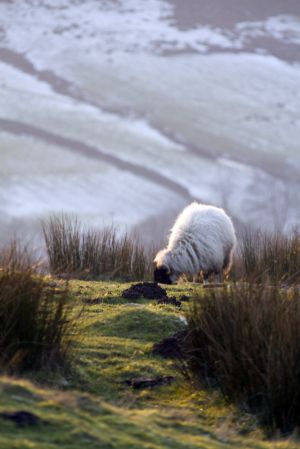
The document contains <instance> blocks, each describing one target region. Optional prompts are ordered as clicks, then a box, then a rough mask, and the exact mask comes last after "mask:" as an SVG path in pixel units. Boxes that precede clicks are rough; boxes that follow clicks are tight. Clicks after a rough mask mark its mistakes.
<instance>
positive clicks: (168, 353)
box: [152, 331, 187, 359]
mask: <svg viewBox="0 0 300 449" xmlns="http://www.w3.org/2000/svg"><path fill="white" fill-rule="evenodd" d="M186 337H187V331H180V332H176V334H174V335H172V336H171V337H167V338H164V339H163V340H161V341H159V342H158V343H155V344H154V345H153V349H152V353H153V354H154V355H159V356H161V357H164V358H172V359H182V358H185V355H184V341H185V339H186Z"/></svg>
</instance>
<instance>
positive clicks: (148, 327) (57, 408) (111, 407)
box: [0, 281, 300, 449]
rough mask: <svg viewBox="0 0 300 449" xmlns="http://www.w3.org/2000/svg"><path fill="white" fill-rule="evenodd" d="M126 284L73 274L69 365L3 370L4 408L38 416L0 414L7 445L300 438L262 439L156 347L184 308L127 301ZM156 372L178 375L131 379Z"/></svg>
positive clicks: (189, 446) (260, 443)
mask: <svg viewBox="0 0 300 449" xmlns="http://www.w3.org/2000/svg"><path fill="white" fill-rule="evenodd" d="M126 287H127V286H126V285H124V284H116V283H98V282H97V283H96V282H81V281H80V282H79V281H73V282H72V283H71V288H72V291H73V294H74V301H76V303H78V307H81V305H82V303H86V307H85V312H84V314H83V317H82V320H81V323H80V335H79V339H78V344H77V346H76V353H75V357H74V364H73V365H74V366H73V369H72V373H70V374H68V375H66V376H57V375H54V374H52V373H41V374H40V375H39V378H36V377H35V378H33V379H27V380H24V379H19V378H8V377H6V376H2V377H0V413H1V412H2V413H3V412H14V411H20V410H23V411H27V412H31V413H33V414H35V415H36V416H37V417H38V418H40V420H41V421H40V422H39V423H37V424H35V425H32V426H24V427H21V426H17V425H16V424H15V423H14V422H11V421H10V420H6V419H3V418H0V448H1V449H12V448H18V449H27V448H28V449H29V448H36V449H50V448H63V449H69V448H70V449H77V448H78V449H79V448H87V449H89V448H91V449H96V448H101V449H102V448H105V449H110V448H111V449H114V448H115V449H163V448H172V449H177V448H178V449H196V448H197V449H200V448H207V449H219V448H225V447H227V448H239V449H246V448H252V449H256V448H257V449H259V448H261V449H267V448H270V449H271V448H281V449H283V448H284V449H287V448H288V449H293V448H299V447H300V444H297V443H296V442H294V441H293V440H292V439H290V440H289V441H287V440H281V441H276V442H270V441H265V440H264V439H263V436H262V433H261V432H260V431H259V430H257V428H256V425H255V420H254V418H252V417H249V416H242V415H241V414H240V413H239V412H238V411H237V410H236V409H235V408H234V407H233V406H229V405H228V404H225V402H224V401H223V400H222V399H220V397H219V396H218V394H217V393H213V392H207V391H204V390H198V391H195V389H193V387H192V386H191V385H189V384H188V383H187V382H186V381H185V380H184V379H183V378H182V377H181V375H180V373H179V372H178V371H177V370H176V367H175V366H174V363H173V362H172V361H169V360H165V359H162V358H160V357H155V356H153V355H152V354H151V348H152V345H153V343H154V342H156V341H159V340H161V339H162V338H163V337H165V336H168V335H171V334H172V333H174V332H175V331H177V330H179V329H181V328H182V326H183V325H182V322H181V320H180V316H181V315H182V313H183V312H182V311H180V310H177V309H175V308H174V307H172V306H166V305H157V304H156V303H155V301H146V300H138V301H135V303H138V304H139V305H137V304H134V303H132V302H129V301H127V300H123V299H122V298H121V297H120V293H121V291H122V290H123V289H124V288H126ZM193 288H195V287H193V286H190V285H187V286H176V287H170V288H169V289H168V293H169V294H171V295H175V296H178V297H179V296H181V295H182V294H187V295H189V294H191V291H190V289H193ZM196 288H200V287H196ZM93 301H94V302H93ZM184 307H186V305H185V306H184ZM156 375H175V376H176V381H175V382H174V383H173V384H172V385H169V386H163V387H156V388H153V389H143V390H133V389H132V388H131V387H128V386H126V385H125V384H124V381H125V380H128V379H132V378H135V377H140V376H146V377H152V376H156Z"/></svg>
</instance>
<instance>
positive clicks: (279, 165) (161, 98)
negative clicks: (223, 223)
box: [0, 0, 300, 237]
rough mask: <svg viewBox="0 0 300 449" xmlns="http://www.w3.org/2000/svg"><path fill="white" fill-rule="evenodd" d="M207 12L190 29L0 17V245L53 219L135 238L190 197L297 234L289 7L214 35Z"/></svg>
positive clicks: (59, 12)
mask: <svg viewBox="0 0 300 449" xmlns="http://www.w3.org/2000/svg"><path fill="white" fill-rule="evenodd" d="M205 1H206V0H203V1H202V2H200V3H201V5H202V9H199V8H198V10H197V9H196V10H193V17H190V20H191V24H190V26H185V27H183V26H181V24H180V11H179V12H178V10H180V7H179V6H178V5H179V3H178V2H177V0H170V1H166V0H150V1H148V2H147V5H145V4H144V3H143V2H140V1H138V0H126V1H125V0H120V1H119V2H115V1H112V0H106V1H102V2H98V1H96V0H89V1H86V2H75V1H72V0H63V1H47V0H45V1H41V0H34V1H26V0H24V1H21V0H17V1H15V2H1V3H0V18H1V19H0V96H1V104H0V144H1V154H0V162H1V168H0V170H1V179H0V198H1V205H0V212H1V218H0V233H1V228H2V229H3V223H4V222H5V224H6V226H8V224H9V226H10V224H11V222H12V221H15V220H16V219H18V220H19V222H20V223H22V221H24V222H25V221H26V220H31V219H32V218H39V217H41V216H43V215H45V214H48V213H52V212H60V211H61V210H66V211H69V212H72V213H76V214H78V215H80V216H81V217H82V218H84V219H87V220H89V221H92V222H93V223H95V224H98V225H102V224H103V223H107V222H109V221H111V220H112V219H113V220H114V221H115V222H119V221H120V223H121V224H122V225H126V226H139V224H141V223H146V222H147V220H152V219H153V218H154V217H159V216H161V214H164V215H165V214H166V213H167V212H168V211H171V212H172V213H175V212H176V211H177V210H179V209H181V208H182V206H183V205H184V204H186V203H187V202H189V201H191V200H192V199H193V198H196V199H199V200H203V201H206V202H213V203H214V204H217V205H223V206H225V207H226V208H228V210H229V212H230V213H231V214H232V215H233V216H234V217H238V219H239V220H240V221H244V222H247V223H249V222H250V223H252V224H254V225H258V224H259V225H265V226H268V227H273V228H274V227H275V228H284V229H286V230H287V229H289V228H291V227H292V226H294V225H295V224H297V223H299V219H300V216H299V213H300V212H299V208H298V207H297V205H298V204H299V200H300V193H298V192H300V188H299V187H300V185H299V179H300V147H299V139H298V136H299V133H300V90H299V85H300V66H299V58H298V60H297V59H294V60H291V59H292V57H293V55H295V54H297V52H296V51H295V49H298V50H299V45H300V21H299V15H300V8H299V10H298V11H296V10H295V11H294V13H292V10H291V8H290V6H289V1H288V2H285V3H284V2H283V3H282V8H281V9H278V8H277V9H276V8H274V13H273V14H272V11H273V10H272V7H271V6H270V14H269V15H268V16H264V17H261V16H257V17H255V16H254V15H253V16H252V17H251V20H245V18H244V17H240V18H239V17H238V18H237V19H236V20H235V23H234V24H233V25H231V26H229V25H228V24H225V22H224V25H223V26H221V25H222V23H220V21H219V22H218V24H217V22H216V21H215V17H212V16H211V22H210V21H209V16H208V18H207V19H206V22H205V23H204V22H203V20H202V21H201V17H202V18H203V16H202V15H201V13H202V11H203V12H205V11H206V12H207V11H208V10H209V5H208V3H207V5H206V4H205ZM232 1H233V0H232ZM192 3H193V1H192V0H189V2H188V3H187V4H192ZM217 3H218V2H217ZM176 5H177V6H176ZM205 5H206V6H207V8H205ZM251 5H252V3H251V4H250V3H249V5H248V6H249V10H251V8H252V6H251ZM270 5H271V2H270ZM277 6H278V5H277ZM223 8H224V7H223ZM221 10H222V8H221ZM195 11H196V13H195ZM197 14H198V16H199V17H197ZM185 17H187V13H186V11H185ZM224 17H225V16H224ZM220 20H221V19H220ZM224 21H225V18H224ZM270 42H273V44H274V42H275V43H276V45H275V47H276V48H277V49H278V48H279V47H280V48H281V49H283V48H284V49H285V51H283V50H282V54H286V55H287V56H288V57H287V58H283V59H285V60H283V59H279V58H278V57H277V56H278V55H277V53H274V54H272V48H273V47H274V45H273V47H272V45H271V44H270ZM258 45H259V46H258ZM264 45H265V46H264ZM299 54H300V53H299ZM274 55H275V56H274ZM25 125H26V126H25ZM1 130H2V132H1ZM24 134H25V135H24ZM148 229H149V227H148ZM149 233H150V234H151V230H150V231H149ZM147 237H149V235H147Z"/></svg>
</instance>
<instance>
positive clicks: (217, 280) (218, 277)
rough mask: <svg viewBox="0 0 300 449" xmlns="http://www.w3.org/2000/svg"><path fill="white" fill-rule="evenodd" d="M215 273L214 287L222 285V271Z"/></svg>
mask: <svg viewBox="0 0 300 449" xmlns="http://www.w3.org/2000/svg"><path fill="white" fill-rule="evenodd" d="M214 275H215V287H222V285H223V281H224V279H223V271H220V272H219V273H214Z"/></svg>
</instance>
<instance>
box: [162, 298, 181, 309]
mask: <svg viewBox="0 0 300 449" xmlns="http://www.w3.org/2000/svg"><path fill="white" fill-rule="evenodd" d="M157 304H170V305H172V306H175V307H181V302H180V301H178V300H177V299H176V298H175V296H164V297H163V298H161V299H159V300H158V301H157Z"/></svg>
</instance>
